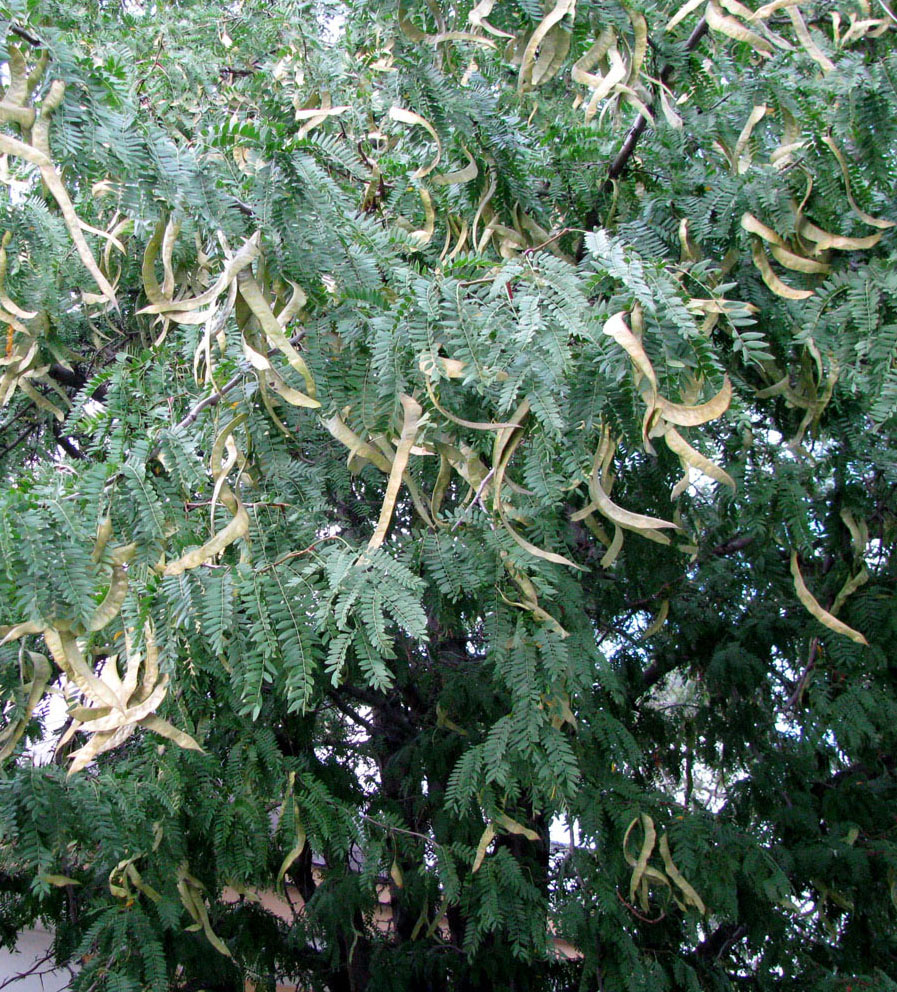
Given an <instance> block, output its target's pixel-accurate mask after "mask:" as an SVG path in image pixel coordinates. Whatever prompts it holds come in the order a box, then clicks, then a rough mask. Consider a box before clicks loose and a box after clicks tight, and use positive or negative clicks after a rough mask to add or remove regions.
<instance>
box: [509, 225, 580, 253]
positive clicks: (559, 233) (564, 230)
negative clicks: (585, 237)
mask: <svg viewBox="0 0 897 992" xmlns="http://www.w3.org/2000/svg"><path fill="white" fill-rule="evenodd" d="M574 230H576V229H575V228H572V227H562V228H561V229H560V230H559V231H557V232H556V233H555V234H552V235H551V237H549V238H546V239H545V241H543V242H542V243H541V244H540V245H533V246H532V248H524V250H523V253H522V254H524V255H532V253H533V252H535V251H541V250H542V249H543V248H546V247H547V246H548V245H550V244H551V243H552V242H553V241H557V239H558V238H562V237H563V236H564V235H565V234H570V233H571V232H572V231H574Z"/></svg>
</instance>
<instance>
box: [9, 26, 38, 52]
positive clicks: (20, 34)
mask: <svg viewBox="0 0 897 992" xmlns="http://www.w3.org/2000/svg"><path fill="white" fill-rule="evenodd" d="M9 31H10V34H14V35H15V36H16V37H17V38H21V39H23V41H27V42H28V44H29V45H32V46H33V47H34V48H43V47H44V43H43V42H42V41H41V40H40V38H36V37H35V36H34V35H33V34H30V33H29V32H28V31H26V30H25V29H24V28H20V27H17V26H16V25H15V24H10V26H9Z"/></svg>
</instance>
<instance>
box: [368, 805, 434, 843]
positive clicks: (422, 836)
mask: <svg viewBox="0 0 897 992" xmlns="http://www.w3.org/2000/svg"><path fill="white" fill-rule="evenodd" d="M361 818H362V820H367V822H368V823H372V824H373V825H374V826H375V827H380V828H381V829H382V830H389V831H390V832H393V833H397V834H407V835H408V836H409V837H417V839H418V840H422V841H425V842H426V843H427V844H430V845H431V846H432V847H442V845H441V844H440V843H439V841H437V840H433V838H432V837H428V836H427V835H426V834H421V833H418V832H417V831H416V830H408V829H406V828H405V827H394V826H393V825H392V824H391V823H383V822H382V820H375V819H374V817H372V816H368V814H367V813H362V814H361Z"/></svg>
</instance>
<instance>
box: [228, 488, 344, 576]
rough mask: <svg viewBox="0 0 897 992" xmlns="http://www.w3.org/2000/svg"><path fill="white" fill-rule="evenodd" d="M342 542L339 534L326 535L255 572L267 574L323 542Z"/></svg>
mask: <svg viewBox="0 0 897 992" xmlns="http://www.w3.org/2000/svg"><path fill="white" fill-rule="evenodd" d="M244 505H247V504H244ZM266 505H268V504H266ZM271 505H273V506H279V505H280V504H278V503H274V504H271ZM342 540H343V538H342V537H341V536H340V535H339V534H328V535H327V536H326V537H319V538H318V539H317V541H312V542H311V544H309V546H308V547H307V548H303V549H302V550H301V551H291V552H290V553H289V554H286V555H284V556H283V558H278V559H277V561H272V562H269V563H268V564H267V565H263V566H262V567H261V568H259V569H257V571H258V572H267V571H268V569H269V568H276V567H277V566H278V565H282V564H283V563H284V562H285V561H289V560H290V559H291V558H299V557H301V556H302V555H307V554H308V553H309V551H313V550H314V549H315V548H316V547H317V546H318V545H319V544H323V543H324V541H342Z"/></svg>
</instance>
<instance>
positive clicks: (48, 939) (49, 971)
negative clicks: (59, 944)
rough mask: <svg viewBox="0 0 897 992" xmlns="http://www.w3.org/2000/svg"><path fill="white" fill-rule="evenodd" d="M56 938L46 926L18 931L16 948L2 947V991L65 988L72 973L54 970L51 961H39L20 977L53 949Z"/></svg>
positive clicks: (60, 990) (46, 991)
mask: <svg viewBox="0 0 897 992" xmlns="http://www.w3.org/2000/svg"><path fill="white" fill-rule="evenodd" d="M52 941H53V937H52V935H51V934H49V933H47V931H46V930H41V929H37V930H26V931H25V932H24V933H22V934H20V935H19V942H18V944H16V949H15V951H8V950H6V948H2V949H0V989H2V990H3V992H64V990H65V989H68V987H69V983H70V981H71V975H70V974H69V972H68V971H54V970H53V968H52V964H51V963H48V964H42V965H40V966H39V967H38V968H37V969H36V970H35V971H34V973H33V974H31V975H24V976H23V977H22V978H17V977H16V976H17V975H21V974H22V973H23V972H27V971H29V970H30V969H31V968H32V967H33V966H34V964H35V962H37V961H38V960H39V959H40V958H42V957H43V956H44V955H45V954H46V953H47V951H49V949H50V944H51V943H52Z"/></svg>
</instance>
